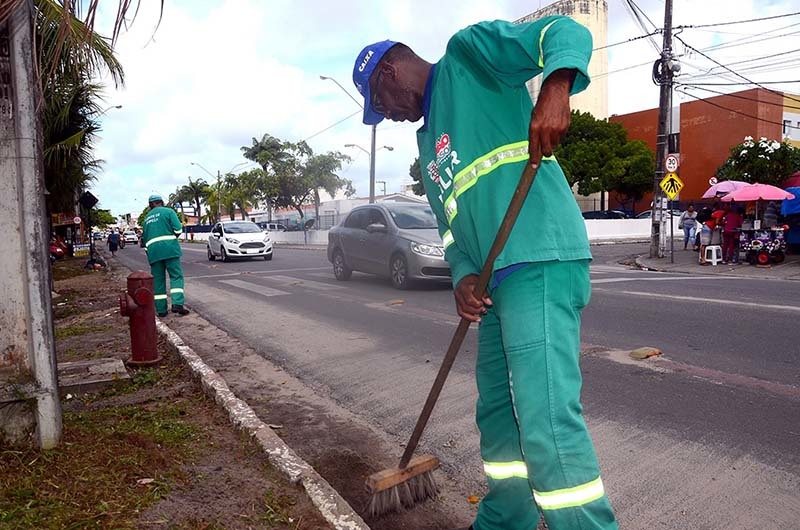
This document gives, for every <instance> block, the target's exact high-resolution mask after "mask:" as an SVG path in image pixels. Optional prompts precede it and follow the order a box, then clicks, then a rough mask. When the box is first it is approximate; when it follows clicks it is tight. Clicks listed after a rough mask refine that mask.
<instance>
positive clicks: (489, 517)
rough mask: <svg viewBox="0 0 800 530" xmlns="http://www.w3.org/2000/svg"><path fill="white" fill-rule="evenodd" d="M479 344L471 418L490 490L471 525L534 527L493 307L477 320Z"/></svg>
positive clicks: (507, 529)
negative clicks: (474, 416)
mask: <svg viewBox="0 0 800 530" xmlns="http://www.w3.org/2000/svg"><path fill="white" fill-rule="evenodd" d="M478 342H479V346H478V361H477V366H476V368H475V375H476V379H477V383H478V402H477V407H476V420H477V423H478V428H479V429H480V432H481V457H482V458H483V460H484V471H485V472H486V479H487V482H488V484H489V492H488V493H487V494H486V496H485V497H484V498H483V499H482V500H481V504H480V506H479V507H478V514H477V516H476V518H475V522H474V528H475V530H495V529H497V530H500V529H503V530H533V529H534V528H536V525H537V523H538V521H539V512H538V511H537V509H536V505H535V504H534V502H533V494H532V492H531V488H530V485H529V483H528V480H527V478H526V477H527V469H526V467H525V463H524V462H523V457H522V451H521V448H520V443H519V440H520V434H519V430H518V428H517V421H516V419H515V418H514V411H513V409H512V405H511V391H510V389H509V385H508V364H507V363H506V358H505V355H504V353H503V342H502V338H501V335H500V323H499V321H498V320H497V315H496V314H495V312H494V311H493V310H489V312H488V313H487V314H486V315H484V317H483V318H482V320H481V324H480V329H479V335H478Z"/></svg>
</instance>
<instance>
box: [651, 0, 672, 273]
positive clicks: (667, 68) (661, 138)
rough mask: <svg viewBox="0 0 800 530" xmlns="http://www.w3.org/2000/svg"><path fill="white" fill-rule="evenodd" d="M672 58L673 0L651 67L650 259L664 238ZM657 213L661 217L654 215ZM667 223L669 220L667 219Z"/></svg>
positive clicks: (657, 255)
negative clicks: (655, 97) (654, 97)
mask: <svg viewBox="0 0 800 530" xmlns="http://www.w3.org/2000/svg"><path fill="white" fill-rule="evenodd" d="M673 65H674V63H673V57H672V0H665V6H664V43H663V45H662V48H661V57H660V58H659V59H658V60H657V61H656V62H655V64H654V65H653V81H654V82H656V83H657V84H658V85H660V86H661V94H660V97H659V102H658V135H657V137H656V173H655V176H654V179H653V208H652V210H651V215H650V219H651V221H652V225H651V231H650V257H651V258H662V257H664V250H665V246H666V245H665V243H666V241H665V239H666V234H664V233H662V230H663V228H664V225H663V219H664V217H665V215H664V211H663V204H664V199H665V196H664V192H663V191H662V190H661V188H660V187H659V182H661V179H663V178H664V175H665V174H666V172H665V168H664V164H665V162H666V158H667V152H668V150H669V133H670V131H669V129H670V124H671V121H672V119H671V118H672V84H673ZM656 210H659V211H661V215H656ZM667 219H669V222H670V223H672V219H670V218H669V217H667Z"/></svg>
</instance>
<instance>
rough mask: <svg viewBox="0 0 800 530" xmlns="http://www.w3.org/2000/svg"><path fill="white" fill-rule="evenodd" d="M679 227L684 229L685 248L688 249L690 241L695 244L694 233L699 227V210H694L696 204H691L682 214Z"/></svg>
mask: <svg viewBox="0 0 800 530" xmlns="http://www.w3.org/2000/svg"><path fill="white" fill-rule="evenodd" d="M678 228H680V229H682V230H683V250H688V249H687V247H688V246H689V241H691V242H692V246H694V233H695V230H696V229H697V212H696V211H695V210H694V204H690V205H689V206H688V207H687V208H686V211H684V212H683V213H682V214H681V218H680V220H679V221H678Z"/></svg>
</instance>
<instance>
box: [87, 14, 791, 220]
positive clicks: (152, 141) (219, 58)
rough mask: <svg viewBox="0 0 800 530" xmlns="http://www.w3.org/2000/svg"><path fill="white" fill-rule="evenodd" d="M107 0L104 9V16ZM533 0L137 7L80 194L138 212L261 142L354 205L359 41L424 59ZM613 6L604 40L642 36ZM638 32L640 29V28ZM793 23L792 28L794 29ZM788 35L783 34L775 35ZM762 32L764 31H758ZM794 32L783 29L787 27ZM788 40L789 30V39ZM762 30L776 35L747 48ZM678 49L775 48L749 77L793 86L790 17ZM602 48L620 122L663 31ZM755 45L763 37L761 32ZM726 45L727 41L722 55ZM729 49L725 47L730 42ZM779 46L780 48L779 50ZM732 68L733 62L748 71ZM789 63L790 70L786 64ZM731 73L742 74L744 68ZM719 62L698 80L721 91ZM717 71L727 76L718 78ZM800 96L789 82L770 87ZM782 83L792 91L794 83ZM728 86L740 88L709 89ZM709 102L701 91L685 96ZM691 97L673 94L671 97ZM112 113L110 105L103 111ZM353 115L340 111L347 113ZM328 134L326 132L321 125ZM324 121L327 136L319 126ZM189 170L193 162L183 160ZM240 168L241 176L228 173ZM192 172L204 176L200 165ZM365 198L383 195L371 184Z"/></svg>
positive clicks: (650, 101) (386, 134) (398, 168)
mask: <svg viewBox="0 0 800 530" xmlns="http://www.w3.org/2000/svg"><path fill="white" fill-rule="evenodd" d="M116 3H117V2H114V1H107V2H105V3H101V5H102V6H103V8H104V9H109V10H110V9H115V8H116ZM549 3H550V2H549V1H543V2H539V1H538V0H528V1H522V0H494V1H486V0H460V1H453V0H440V1H438V2H431V1H430V0H393V1H391V2H388V1H382V0H375V1H369V0H339V1H337V2H335V3H329V2H324V1H322V0H315V1H311V0H295V1H289V0H270V1H268V2H267V1H264V0H217V1H213V0H165V6H164V12H163V17H162V18H161V23H160V25H159V26H158V27H157V28H156V23H157V21H158V11H157V8H158V5H159V2H156V1H154V0H142V6H141V8H140V10H139V13H138V15H137V18H136V20H135V21H134V22H133V24H131V25H130V26H129V29H128V30H127V31H125V32H123V33H122V34H121V36H120V38H119V40H118V42H117V45H116V52H117V55H118V58H119V60H120V61H121V63H122V65H123V67H124V70H125V83H124V86H121V87H114V86H113V84H112V83H110V81H109V80H108V79H106V78H104V80H105V81H106V82H107V83H108V86H107V88H106V91H105V106H106V107H109V109H108V110H107V111H106V112H105V113H104V114H103V115H102V116H101V118H100V120H101V125H102V132H101V133H100V136H101V138H100V139H99V141H98V142H97V148H96V155H97V158H99V159H102V160H103V161H104V165H103V168H102V170H101V171H100V172H99V173H98V176H97V180H96V182H95V183H94V184H93V186H92V191H93V193H94V194H95V195H97V196H98V197H99V199H100V207H102V208H109V209H111V211H112V213H114V214H115V215H120V214H125V213H135V214H137V215H138V213H139V212H140V211H141V210H142V209H143V208H144V207H145V206H146V201H147V197H148V196H149V195H150V194H151V193H160V194H162V195H165V196H167V195H169V193H171V192H173V191H175V189H176V188H177V187H178V186H180V185H183V184H185V183H187V181H188V178H189V177H191V178H192V179H193V180H196V179H198V178H203V179H205V180H206V181H208V182H209V183H213V182H214V181H215V177H216V174H217V171H220V172H222V174H223V175H224V174H225V173H226V172H228V171H230V170H231V169H232V168H236V171H240V170H244V169H247V168H248V167H251V166H252V164H246V162H247V161H246V160H245V159H244V158H243V157H242V154H241V149H240V148H241V147H242V146H245V145H250V144H251V143H252V139H253V138H254V137H255V138H260V137H261V136H262V135H263V134H265V133H268V134H271V135H272V136H276V137H278V138H280V139H283V140H290V141H299V140H305V139H308V144H309V145H310V146H311V148H312V149H313V150H314V152H317V153H323V152H327V151H340V152H343V153H345V154H348V155H350V156H351V157H352V162H350V163H348V164H346V165H345V167H343V169H342V171H341V173H340V175H341V176H342V177H344V178H348V179H350V180H352V181H353V184H354V185H355V187H356V191H357V194H358V195H359V196H367V195H368V193H369V157H368V156H367V155H366V154H365V153H363V152H362V151H360V150H359V149H354V148H346V147H345V144H356V145H360V146H361V147H363V148H364V149H366V150H368V149H369V142H370V128H369V127H368V126H366V125H363V124H362V123H361V117H360V113H357V112H358V111H359V107H358V106H357V105H356V103H355V102H353V100H352V99H350V98H349V97H348V96H347V95H346V94H345V93H344V92H343V91H342V89H341V88H339V87H338V86H337V85H336V84H334V83H333V82H331V81H325V80H321V79H320V76H321V75H324V76H328V77H332V78H334V79H336V80H337V81H338V82H339V83H340V84H341V85H342V86H343V87H344V88H345V89H346V90H347V91H348V92H350V94H352V95H354V96H355V97H356V98H360V96H359V95H358V93H357V92H356V90H355V87H354V86H353V84H352V81H351V79H352V68H353V62H354V60H355V57H356V55H357V54H358V52H359V51H360V50H361V49H362V48H363V47H364V46H365V45H366V44H369V43H371V42H376V41H379V40H384V39H387V38H389V39H392V40H397V41H402V42H405V43H406V44H408V45H410V46H411V47H412V48H414V50H415V51H416V52H417V53H418V54H419V55H420V56H421V57H423V58H424V59H426V60H429V61H431V62H435V61H437V60H438V59H439V58H440V57H441V55H442V54H443V52H444V49H445V46H446V44H447V41H448V39H449V38H450V37H451V36H452V35H453V34H454V33H455V32H457V31H458V30H459V29H462V28H464V27H466V26H468V25H470V24H472V23H475V22H479V21H481V20H491V19H506V20H515V19H517V18H520V17H522V16H524V15H526V14H528V13H530V12H532V11H535V10H537V9H539V7H544V6H546V5H548V4H549ZM637 3H638V5H639V6H640V7H641V8H642V10H643V11H644V12H645V14H646V15H647V16H648V17H649V19H650V20H651V21H652V22H653V23H654V24H655V25H657V26H658V27H661V25H662V24H663V19H664V2H663V0H638V1H637ZM625 5H626V4H625V2H624V1H623V0H608V41H607V43H608V44H614V43H618V42H621V41H626V40H627V39H630V38H634V37H637V36H640V35H642V34H644V33H645V31H644V30H643V29H642V28H641V27H640V26H639V25H637V23H636V22H635V21H634V19H633V17H632V16H631V14H630V13H629V11H628V10H627V9H626V7H625ZM799 11H800V0H703V1H697V0H675V6H674V18H673V24H674V25H702V24H716V23H720V22H725V21H739V20H746V19H750V18H760V17H768V16H773V15H782V14H786V13H792V12H799ZM113 15H114V12H112V11H105V12H101V13H100V17H99V19H100V23H99V25H98V26H99V27H98V29H99V31H100V32H101V33H103V31H104V29H105V30H106V32H107V30H108V26H109V23H110V21H111V20H113ZM645 25H646V26H649V30H652V26H650V23H649V22H647V21H645ZM792 25H793V27H790V26H792ZM782 28H785V29H782ZM770 32H771V33H770ZM792 32H795V33H794V34H791V33H792ZM786 34H791V35H786ZM760 35H767V36H779V35H786V36H784V37H781V38H776V39H769V40H760V42H756V41H758V40H759V36H760ZM680 37H681V38H682V39H684V40H685V41H686V42H687V43H688V44H690V45H691V46H692V47H694V48H698V49H700V50H704V49H708V48H709V47H712V46H717V47H718V48H713V49H711V50H709V51H708V52H707V54H708V55H710V56H711V57H712V58H713V59H715V60H717V61H719V62H721V63H723V64H729V63H733V62H734V61H737V62H739V61H748V60H750V59H757V58H763V57H764V56H766V55H770V54H775V55H776V58H775V60H776V62H778V63H781V64H776V66H775V67H774V68H772V69H769V70H762V71H753V72H752V73H751V74H748V76H749V77H751V79H755V80H757V81H773V80H791V79H800V51H798V52H794V51H797V50H800V16H794V17H785V18H777V19H774V20H768V21H763V22H757V23H748V24H737V25H729V26H719V27H714V28H700V29H685V30H683V32H682V33H681V34H680ZM653 39H654V40H653V41H652V42H651V40H650V39H647V38H644V39H639V40H636V41H633V42H630V43H626V44H621V45H619V46H613V47H611V48H609V49H608V62H609V65H608V66H609V68H608V84H609V87H608V88H609V112H610V114H625V113H628V112H634V111H638V110H645V109H649V108H653V107H655V106H657V104H658V87H656V86H655V85H654V84H653V82H652V81H651V79H650V68H651V66H650V65H651V64H652V62H653V61H654V60H655V59H656V58H657V56H658V52H657V49H656V48H657V47H658V49H660V45H661V39H662V37H661V35H655V36H654V37H653ZM761 39H763V37H761ZM730 41H737V43H738V44H739V45H737V46H727V47H724V46H720V44H722V43H727V42H730ZM735 44H736V43H735ZM676 51H677V53H678V54H680V55H681V57H680V60H681V66H682V75H681V77H679V78H678V79H679V80H681V79H684V80H689V79H691V77H692V76H696V75H698V74H699V73H701V72H706V71H708V70H709V69H710V68H712V67H714V66H715V64H713V63H711V62H710V61H709V60H708V59H706V58H705V57H702V56H701V55H699V54H697V53H694V52H691V51H690V50H687V49H685V48H684V47H683V46H682V45H681V44H677V45H676ZM782 52H792V53H794V54H792V53H787V54H784V55H781V56H780V58H778V57H777V54H780V53H782ZM763 63H764V60H763V59H762V60H761V61H751V62H744V63H741V62H739V63H738V65H737V66H736V67H735V68H737V69H738V68H742V69H744V68H748V67H752V66H759V65H761V64H763ZM792 67H793V70H792ZM743 71H744V70H743ZM720 72H721V69H719V68H718V69H717V70H712V71H711V72H710V73H711V75H712V77H707V78H706V79H705V80H706V81H720V82H727V81H730V80H733V79H734V78H733V77H732V76H730V75H728V76H727V77H720V76H719V75H718V74H719V73H720ZM722 73H724V71H722ZM770 86H771V87H773V88H775V89H777V90H781V89H782V90H792V91H793V92H794V93H800V84H794V85H793V86H792V85H788V84H787V85H770ZM793 87H794V88H793ZM707 88H709V89H713V90H717V89H719V90H721V91H731V90H735V89H736V88H738V87H730V86H711V87H707ZM693 93H695V94H697V95H699V96H711V95H714V94H711V93H707V92H698V91H695V92H693ZM684 100H688V98H687V97H686V96H682V95H680V94H676V96H675V100H674V102H675V104H678V103H680V102H681V101H684ZM117 105H122V108H119V109H117V108H112V107H114V106H117ZM354 113H356V114H355V115H353V116H351V117H349V118H348V116H350V115H352V114H354ZM334 124H336V125H335V126H333V127H330V126H331V125H334ZM328 127H330V128H328ZM418 127H419V124H411V123H408V122H406V123H394V122H389V121H388V120H386V121H384V122H383V123H382V124H381V125H379V126H378V132H377V145H378V147H379V148H380V147H381V146H390V147H392V150H388V149H379V150H378V152H377V154H376V157H375V158H376V181H385V182H386V184H385V190H386V191H387V192H388V193H392V192H397V191H400V187H401V184H402V183H403V182H407V181H409V180H410V178H409V177H408V169H409V166H410V165H411V163H412V162H413V161H414V158H415V157H416V155H417V152H416V140H415V134H414V132H415V130H416V129H417V128H418ZM192 162H194V163H195V164H197V165H192ZM237 165H238V167H237ZM200 166H202V167H200ZM376 191H377V193H378V194H380V193H382V192H383V191H384V185H383V184H381V183H380V182H379V183H378V184H377V186H376Z"/></svg>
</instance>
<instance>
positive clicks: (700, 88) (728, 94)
mask: <svg viewBox="0 0 800 530" xmlns="http://www.w3.org/2000/svg"><path fill="white" fill-rule="evenodd" d="M677 86H679V87H682V88H683V90H686V89H695V90H702V91H704V92H711V93H712V94H719V95H720V96H728V97H732V98H736V99H742V100H745V101H755V102H757V103H763V104H766V105H772V106H775V107H781V108H785V109H793V110H800V107H794V106H792V105H784V104H783V103H774V102H772V101H764V100H761V99H756V98H749V97H747V96H742V95H741V94H736V93H733V94H732V93H730V92H720V91H719V90H714V89H712V88H704V87H701V86H696V85H694V84H686V83H679V84H678V85H677Z"/></svg>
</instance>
